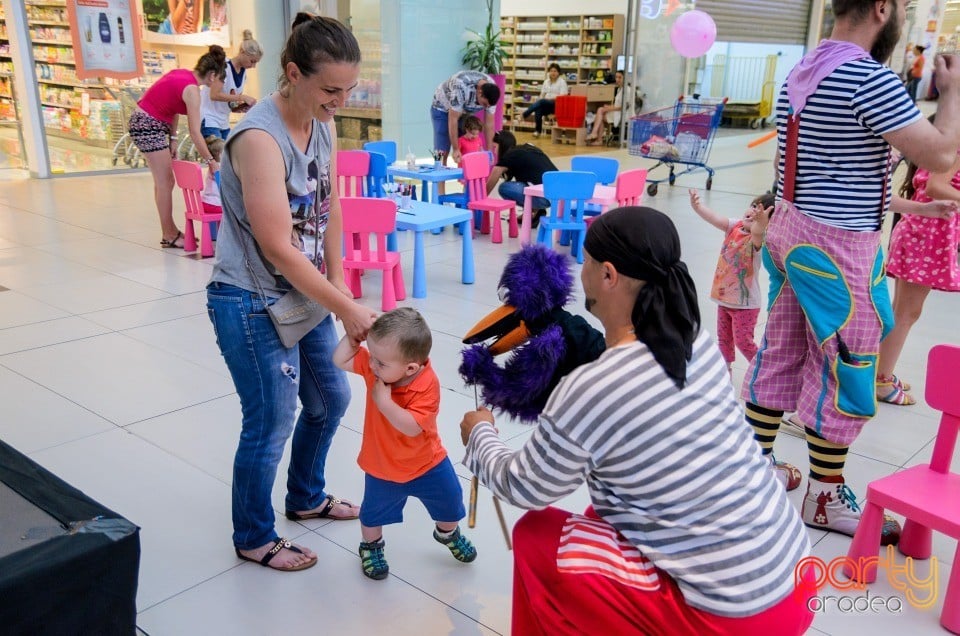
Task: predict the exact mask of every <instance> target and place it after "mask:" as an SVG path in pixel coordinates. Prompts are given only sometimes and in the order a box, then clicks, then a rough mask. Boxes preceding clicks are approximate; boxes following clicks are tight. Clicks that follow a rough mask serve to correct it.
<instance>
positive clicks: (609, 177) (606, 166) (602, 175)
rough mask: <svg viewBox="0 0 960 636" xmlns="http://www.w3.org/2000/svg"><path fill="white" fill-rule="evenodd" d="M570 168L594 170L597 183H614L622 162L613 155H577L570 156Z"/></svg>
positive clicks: (581, 170)
mask: <svg viewBox="0 0 960 636" xmlns="http://www.w3.org/2000/svg"><path fill="white" fill-rule="evenodd" d="M570 169H571V170H574V171H576V172H592V173H593V174H595V175H597V183H600V184H602V185H612V184H613V182H614V181H616V180H617V173H618V172H620V162H619V161H617V160H616V159H614V158H612V157H590V156H576V157H571V158H570Z"/></svg>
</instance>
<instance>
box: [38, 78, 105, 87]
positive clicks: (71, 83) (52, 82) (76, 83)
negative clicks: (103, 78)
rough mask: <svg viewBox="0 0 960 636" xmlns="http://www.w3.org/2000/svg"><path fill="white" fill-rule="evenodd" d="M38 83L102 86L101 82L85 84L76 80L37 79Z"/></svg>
mask: <svg viewBox="0 0 960 636" xmlns="http://www.w3.org/2000/svg"><path fill="white" fill-rule="evenodd" d="M37 83H38V84H52V85H53V86H73V87H75V88H101V85H100V84H84V83H83V82H78V81H74V80H59V79H37Z"/></svg>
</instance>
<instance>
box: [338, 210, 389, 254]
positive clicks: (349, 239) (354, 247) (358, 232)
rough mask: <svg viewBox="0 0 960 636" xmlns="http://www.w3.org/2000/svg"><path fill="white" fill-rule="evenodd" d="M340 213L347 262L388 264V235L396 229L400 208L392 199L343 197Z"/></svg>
mask: <svg viewBox="0 0 960 636" xmlns="http://www.w3.org/2000/svg"><path fill="white" fill-rule="evenodd" d="M340 209H341V212H342V215H343V234H344V244H345V245H346V254H347V256H346V258H347V259H348V260H362V261H370V260H376V261H379V262H383V261H385V260H386V254H387V235H388V234H390V233H392V232H393V231H394V230H396V229H397V204H396V203H395V202H394V201H392V200H391V199H371V198H367V197H340ZM371 236H375V237H376V246H375V247H374V248H373V250H371V247H370V238H371ZM357 239H359V240H357ZM371 253H373V256H374V257H373V258H371Z"/></svg>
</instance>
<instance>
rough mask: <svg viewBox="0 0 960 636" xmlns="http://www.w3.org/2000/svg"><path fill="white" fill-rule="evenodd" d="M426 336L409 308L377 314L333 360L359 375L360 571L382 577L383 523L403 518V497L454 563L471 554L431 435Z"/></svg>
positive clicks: (452, 486)
mask: <svg viewBox="0 0 960 636" xmlns="http://www.w3.org/2000/svg"><path fill="white" fill-rule="evenodd" d="M432 345H433V337H432V336H431V334H430V328H429V327H428V326H427V322H426V321H425V320H424V319H423V316H421V315H420V313H419V312H417V311H416V310H415V309H411V308H409V307H400V308H398V309H394V310H393V311H391V312H388V313H385V314H383V315H382V316H380V317H379V318H378V319H377V320H376V322H374V323H373V326H372V327H371V328H370V333H369V334H367V346H366V347H363V346H362V345H361V344H360V343H359V342H356V341H354V340H352V339H351V338H349V337H348V336H344V337H343V338H342V339H341V340H340V343H339V344H338V345H337V348H336V350H335V351H334V353H333V361H334V364H336V365H337V366H338V367H340V368H341V369H343V370H344V371H349V372H352V373H356V374H358V375H360V376H362V377H363V379H364V382H365V383H366V385H367V401H366V405H365V411H364V417H363V442H362V443H361V445H360V455H359V457H358V458H357V463H358V464H360V468H362V469H363V471H364V472H365V473H366V481H365V487H364V494H363V503H362V504H361V505H360V531H361V536H362V539H363V541H362V542H361V543H360V559H361V566H362V568H363V573H364V574H365V575H366V576H368V577H370V578H371V579H384V578H386V576H387V574H388V573H389V572H390V566H389V565H387V561H386V558H385V557H384V541H383V526H385V525H387V524H391V523H400V522H401V521H403V507H404V505H405V504H406V503H407V498H408V497H416V498H417V499H419V500H420V501H421V502H422V503H423V505H424V506H425V507H426V509H427V511H428V512H429V513H430V516H431V518H432V519H433V520H434V521H435V522H436V528H435V529H434V531H433V538H434V539H436V540H437V541H438V542H440V543H442V544H443V545H445V546H447V548H449V550H450V552H451V554H453V556H454V558H456V559H457V560H458V561H462V562H464V563H470V562H471V561H473V560H474V559H476V558H477V550H476V548H475V547H474V546H473V544H472V543H471V542H470V540H469V539H467V538H466V537H465V536H463V534H461V532H460V525H459V521H460V519H463V517H464V516H465V515H466V510H465V509H464V506H463V489H462V487H461V486H460V478H459V477H457V474H456V473H455V472H454V470H453V464H451V463H450V459H449V458H448V457H447V451H446V449H445V448H444V447H443V443H442V442H441V441H440V435H439V433H438V432H437V414H438V413H439V411H440V380H439V379H438V378H437V374H436V373H435V372H434V370H433V367H432V366H431V364H430V360H429V355H430V348H431V346H432Z"/></svg>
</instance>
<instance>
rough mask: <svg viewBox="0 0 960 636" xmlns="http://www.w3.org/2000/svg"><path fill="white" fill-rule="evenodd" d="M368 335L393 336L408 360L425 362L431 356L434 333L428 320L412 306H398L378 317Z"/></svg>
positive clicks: (384, 338) (378, 336) (399, 349)
mask: <svg viewBox="0 0 960 636" xmlns="http://www.w3.org/2000/svg"><path fill="white" fill-rule="evenodd" d="M368 337H371V338H375V339H377V340H387V339H390V338H393V339H395V340H396V341H397V351H399V352H400V355H401V356H403V359H404V361H406V362H417V363H419V364H423V363H424V362H426V361H427V358H429V357H430V349H431V348H432V347H433V335H432V334H431V333H430V327H429V326H428V325H427V321H426V320H424V319H423V316H421V315H420V312H419V311H417V310H416V309H413V308H412V307H398V308H396V309H394V310H393V311H388V312H387V313H385V314H383V315H382V316H380V317H379V318H377V319H376V320H375V321H374V323H373V326H372V327H370V333H369V334H368Z"/></svg>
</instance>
